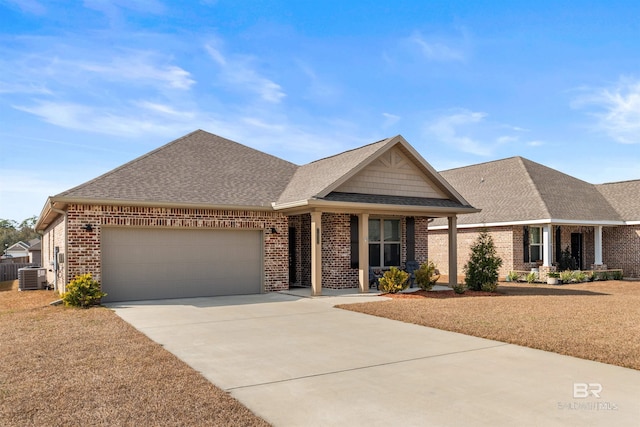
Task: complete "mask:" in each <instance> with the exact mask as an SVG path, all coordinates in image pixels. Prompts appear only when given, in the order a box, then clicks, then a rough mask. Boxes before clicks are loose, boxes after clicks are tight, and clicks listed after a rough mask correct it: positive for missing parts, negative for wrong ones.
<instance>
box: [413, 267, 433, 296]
mask: <svg viewBox="0 0 640 427" xmlns="http://www.w3.org/2000/svg"><path fill="white" fill-rule="evenodd" d="M413 273H414V274H415V275H416V283H417V284H418V286H419V287H420V289H422V290H423V291H428V290H431V288H432V287H433V285H435V284H436V282H437V281H438V279H439V278H440V273H439V272H438V269H437V268H436V265H435V264H434V263H433V261H429V260H427V261H425V262H424V263H422V265H420V268H419V269H417V270H415V271H414V272H413Z"/></svg>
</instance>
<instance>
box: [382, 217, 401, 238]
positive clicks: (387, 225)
mask: <svg viewBox="0 0 640 427" xmlns="http://www.w3.org/2000/svg"><path fill="white" fill-rule="evenodd" d="M384 240H385V241H387V242H399V241H400V220H399V219H385V220H384Z"/></svg>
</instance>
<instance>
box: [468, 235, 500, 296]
mask: <svg viewBox="0 0 640 427" xmlns="http://www.w3.org/2000/svg"><path fill="white" fill-rule="evenodd" d="M501 265H502V259H500V257H499V256H498V255H497V254H496V247H495V245H494V243H493V238H492V237H491V235H490V234H489V233H488V232H487V231H486V230H483V231H481V232H480V235H478V238H477V240H476V241H475V243H474V244H473V245H472V246H471V254H470V256H469V262H467V264H466V265H465V266H464V272H465V278H464V283H465V285H467V287H468V288H469V289H471V290H474V291H480V290H482V285H484V284H493V283H498V269H499V268H500V266H501Z"/></svg>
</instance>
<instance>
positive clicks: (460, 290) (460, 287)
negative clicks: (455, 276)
mask: <svg viewBox="0 0 640 427" xmlns="http://www.w3.org/2000/svg"><path fill="white" fill-rule="evenodd" d="M466 290H467V285H465V284H464V283H457V284H455V285H453V292H455V293H456V294H464V293H465V291H466Z"/></svg>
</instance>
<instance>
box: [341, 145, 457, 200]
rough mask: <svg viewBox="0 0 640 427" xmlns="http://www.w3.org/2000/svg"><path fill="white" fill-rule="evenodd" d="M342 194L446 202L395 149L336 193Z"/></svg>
mask: <svg viewBox="0 0 640 427" xmlns="http://www.w3.org/2000/svg"><path fill="white" fill-rule="evenodd" d="M335 191H336V192H341V193H359V194H380V195H388V196H405V197H428V198H436V199H446V198H447V196H446V195H445V194H444V193H442V191H440V190H439V189H438V188H437V187H436V186H435V185H434V184H433V183H432V182H431V181H429V180H428V178H427V177H426V176H425V175H424V174H423V173H422V171H420V169H418V167H417V166H416V165H414V164H413V162H412V161H411V160H409V158H408V157H407V156H406V155H405V154H404V153H402V151H401V150H400V149H399V148H393V149H391V150H389V151H388V152H386V153H384V154H382V155H381V156H380V157H379V158H378V159H376V160H375V161H374V162H372V163H371V164H370V165H368V166H367V167H365V168H364V169H363V170H362V171H360V172H358V173H357V174H356V175H355V176H354V177H352V178H351V179H349V180H348V181H347V182H345V183H344V184H342V185H340V186H339V187H338V188H336V189H335Z"/></svg>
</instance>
